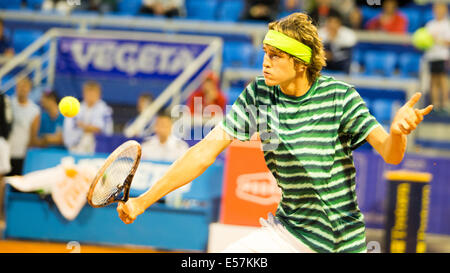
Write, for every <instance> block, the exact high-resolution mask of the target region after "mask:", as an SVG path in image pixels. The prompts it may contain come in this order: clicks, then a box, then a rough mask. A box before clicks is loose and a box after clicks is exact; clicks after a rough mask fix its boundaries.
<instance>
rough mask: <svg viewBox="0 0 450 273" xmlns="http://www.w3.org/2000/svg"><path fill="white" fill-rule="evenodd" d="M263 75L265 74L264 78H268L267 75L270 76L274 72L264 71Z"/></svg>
mask: <svg viewBox="0 0 450 273" xmlns="http://www.w3.org/2000/svg"><path fill="white" fill-rule="evenodd" d="M263 75H264V78H267V77H270V76H271V75H272V74H270V73H269V72H267V71H263Z"/></svg>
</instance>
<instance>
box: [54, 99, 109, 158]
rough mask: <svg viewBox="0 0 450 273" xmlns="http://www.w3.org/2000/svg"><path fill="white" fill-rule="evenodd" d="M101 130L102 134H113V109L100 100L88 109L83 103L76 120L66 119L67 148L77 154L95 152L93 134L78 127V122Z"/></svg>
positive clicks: (65, 136)
mask: <svg viewBox="0 0 450 273" xmlns="http://www.w3.org/2000/svg"><path fill="white" fill-rule="evenodd" d="M78 121H80V122H83V123H85V124H88V125H91V126H95V127H97V128H100V130H101V133H102V134H106V135H110V134H112V133H113V120H112V109H111V107H109V106H108V105H107V104H106V103H105V102H104V101H102V100H99V101H98V102H97V103H96V104H95V105H94V106H92V107H88V106H87V104H86V103H84V102H82V103H81V105H80V112H79V114H78V115H76V116H75V117H74V118H65V119H64V128H63V138H64V144H65V145H66V147H67V148H68V149H69V150H70V151H71V152H75V153H81V154H84V153H93V152H95V138H94V135H93V134H91V133H85V132H84V131H83V130H82V129H81V128H79V127H78V126H77V122H78Z"/></svg>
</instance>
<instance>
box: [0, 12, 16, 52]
mask: <svg viewBox="0 0 450 273" xmlns="http://www.w3.org/2000/svg"><path fill="white" fill-rule="evenodd" d="M0 55H2V56H4V57H12V56H14V48H13V47H12V43H11V41H10V40H9V38H8V37H6V35H5V28H4V25H3V20H1V19H0Z"/></svg>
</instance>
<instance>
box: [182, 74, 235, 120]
mask: <svg viewBox="0 0 450 273" xmlns="http://www.w3.org/2000/svg"><path fill="white" fill-rule="evenodd" d="M219 85H220V82H219V78H218V77H217V75H216V74H215V73H214V72H209V73H208V74H207V75H206V77H205V79H204V81H203V83H202V85H201V86H200V88H199V89H197V90H196V91H195V92H194V93H193V94H192V95H191V96H190V97H189V99H188V102H187V105H188V107H189V110H190V111H191V114H192V115H194V114H199V115H203V111H204V110H205V107H207V106H210V105H217V106H218V107H220V109H221V110H222V113H224V112H225V108H226V104H227V100H226V98H225V96H224V95H223V93H222V91H221V90H220V86H219ZM212 110H213V109H212Z"/></svg>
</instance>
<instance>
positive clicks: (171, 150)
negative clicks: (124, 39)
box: [0, 72, 227, 180]
mask: <svg viewBox="0 0 450 273" xmlns="http://www.w3.org/2000/svg"><path fill="white" fill-rule="evenodd" d="M32 89H33V82H32V80H31V79H30V78H28V77H22V78H20V79H18V80H17V84H16V88H15V92H14V94H13V95H12V96H7V95H4V94H0V129H1V130H0V150H1V151H2V152H1V153H0V180H1V176H2V175H6V176H10V175H20V174H22V172H23V164H24V159H25V156H26V153H27V150H28V149H29V148H31V147H34V148H47V147H53V148H59V149H67V150H68V151H70V152H71V153H74V154H93V153H94V152H95V151H96V135H103V136H111V135H113V134H120V135H123V134H124V131H125V130H126V128H127V127H128V126H131V125H132V124H133V122H134V121H135V120H136V118H137V117H138V116H139V115H141V114H142V113H143V112H144V111H145V109H147V108H148V107H149V106H150V105H151V103H152V102H153V96H152V95H151V93H150V92H142V93H141V94H140V95H139V97H138V98H137V101H136V110H135V117H134V118H132V119H131V120H129V121H128V122H127V123H126V124H124V126H123V127H117V126H116V128H124V129H123V130H121V131H119V132H118V131H117V130H116V131H114V127H115V126H114V125H115V124H114V121H113V108H112V107H111V106H109V105H108V104H107V103H106V102H105V101H104V100H103V99H102V86H101V85H100V84H99V83H98V82H96V81H93V80H89V81H86V82H84V84H83V86H82V98H81V103H80V111H79V113H78V115H76V116H75V117H73V118H65V117H64V116H62V114H61V113H60V111H59V107H58V103H59V101H60V97H59V96H58V92H57V91H56V90H47V91H45V92H43V94H42V95H41V98H40V101H39V104H37V103H35V102H33V100H31V99H30V92H31V91H32ZM226 103H227V102H226V98H225V96H224V94H223V93H222V91H221V90H220V87H219V79H218V76H217V75H216V74H214V73H213V72H208V73H207V75H206V76H205V77H204V78H203V81H202V83H201V84H200V86H199V88H198V89H197V90H195V91H194V92H193V93H192V94H191V96H190V97H189V98H188V100H187V102H186V107H187V109H189V111H190V114H191V115H200V116H201V117H203V112H199V110H198V109H200V111H203V110H202V109H205V107H207V106H215V107H218V109H220V112H221V113H224V112H225V106H226ZM170 110H171V109H169V108H162V109H161V110H159V112H158V113H157V114H156V115H155V117H154V118H153V119H151V120H149V121H148V122H147V124H146V126H145V127H144V129H143V130H140V131H139V133H137V134H136V135H134V136H132V137H136V138H138V139H140V140H141V141H142V150H143V153H142V158H143V159H148V160H156V161H169V162H171V161H175V160H176V159H177V158H178V157H179V156H181V155H182V154H183V153H184V152H185V151H186V150H187V149H188V148H189V145H188V144H187V143H186V142H185V141H184V140H182V137H180V136H178V135H175V134H174V133H173V123H174V119H173V115H172V114H171V111H170Z"/></svg>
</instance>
